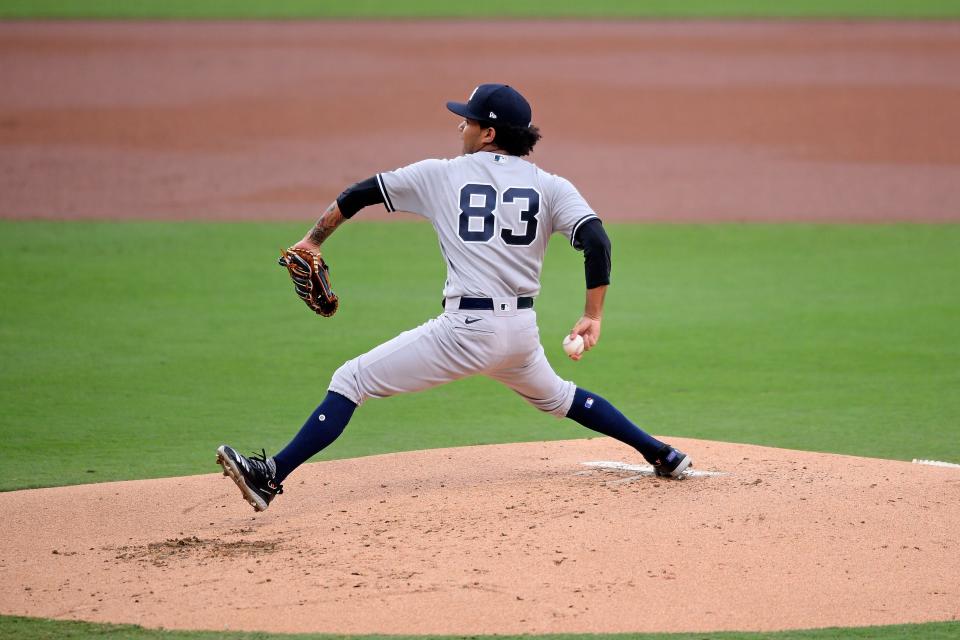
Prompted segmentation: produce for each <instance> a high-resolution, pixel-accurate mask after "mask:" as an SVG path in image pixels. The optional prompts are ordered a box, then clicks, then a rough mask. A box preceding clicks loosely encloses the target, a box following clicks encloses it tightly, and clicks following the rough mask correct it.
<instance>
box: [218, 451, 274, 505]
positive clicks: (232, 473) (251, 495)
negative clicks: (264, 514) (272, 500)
mask: <svg viewBox="0 0 960 640" xmlns="http://www.w3.org/2000/svg"><path fill="white" fill-rule="evenodd" d="M224 446H226V445H223V446H220V447H218V448H217V464H219V465H220V466H221V467H223V475H225V476H227V477H229V478H230V479H231V480H233V482H234V483H235V484H236V485H237V486H238V487H239V488H240V493H242V494H243V497H244V499H245V500H246V501H247V502H249V503H250V506H251V507H253V510H254V511H266V510H267V506H268V505H267V503H266V502H264V501H263V499H262V498H261V497H260V496H258V495H257V494H256V492H255V491H253V489H251V488H250V487H249V486H247V482H246V480H244V479H243V473H242V472H241V471H240V469H239V468H238V467H237V465H236V463H235V462H234V461H233V460H231V459H230V457H229V456H227V455H226V454H225V453H224V451H223V448H224Z"/></svg>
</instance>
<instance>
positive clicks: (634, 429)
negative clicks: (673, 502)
mask: <svg viewBox="0 0 960 640" xmlns="http://www.w3.org/2000/svg"><path fill="white" fill-rule="evenodd" d="M567 417H568V418H570V419H571V420H573V421H575V422H579V423H580V424H582V425H583V426H585V427H586V428H588V429H593V430H594V431H597V432H599V433H602V434H603V435H605V436H610V437H611V438H616V439H617V440H619V441H620V442H623V443H625V444H628V445H630V446H631V447H633V448H634V449H636V450H637V451H639V452H640V455H642V456H643V457H644V459H645V460H646V461H647V462H649V463H650V464H653V463H654V462H655V461H656V459H657V452H658V451H660V448H661V447H663V446H664V445H663V443H662V442H660V441H659V440H657V439H656V438H654V437H653V436H651V435H650V434H648V433H646V432H645V431H643V430H642V429H641V428H640V427H638V426H637V425H635V424H633V423H632V422H630V420H628V419H627V417H626V416H624V415H623V414H622V413H620V412H619V411H617V408H616V407H614V406H613V405H612V404H610V403H609V402H607V401H606V400H604V399H603V398H602V397H600V396H598V395H597V394H595V393H590V392H589V391H587V390H586V389H581V388H580V387H577V391H576V393H575V394H574V395H573V404H571V405H570V410H569V411H567Z"/></svg>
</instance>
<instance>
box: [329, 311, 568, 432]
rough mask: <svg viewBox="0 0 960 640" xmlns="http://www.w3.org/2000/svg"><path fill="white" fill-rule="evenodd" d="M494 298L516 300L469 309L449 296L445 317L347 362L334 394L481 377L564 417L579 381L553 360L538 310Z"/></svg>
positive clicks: (359, 399) (379, 394)
mask: <svg viewBox="0 0 960 640" xmlns="http://www.w3.org/2000/svg"><path fill="white" fill-rule="evenodd" d="M495 300H498V301H499V300H507V301H509V300H512V301H513V304H510V305H508V310H506V311H499V310H497V311H475V310H469V311H466V310H461V309H457V305H458V304H459V299H458V298H450V299H448V300H447V304H446V307H447V310H446V311H444V313H442V314H441V315H439V316H438V317H436V318H434V319H432V320H428V321H427V322H426V323H424V324H422V325H420V326H419V327H417V328H416V329H411V330H410V331H405V332H403V333H401V334H400V335H398V336H397V337H396V338H394V339H392V340H389V341H387V342H385V343H383V344H381V345H380V346H379V347H376V348H374V349H372V350H371V351H368V352H367V353H365V354H363V355H361V356H358V357H356V358H354V359H353V360H349V361H348V362H346V363H344V365H343V366H341V367H340V368H339V369H337V371H336V372H335V373H334V374H333V379H332V380H331V381H330V387H329V389H330V391H334V392H336V393H339V394H340V395H342V396H345V397H347V398H349V399H350V400H352V401H353V402H355V403H356V404H357V405H360V404H362V403H363V402H364V401H365V400H366V399H367V398H387V397H389V396H392V395H397V394H400V393H411V392H414V391H423V390H424V389H430V388H431V387H435V386H437V385H441V384H444V383H446V382H451V381H453V380H459V379H460V378H465V377H467V376H472V375H477V374H480V375H485V376H488V377H490V378H493V379H494V380H497V381H499V382H502V383H503V384H505V385H506V386H508V387H510V388H511V389H513V390H514V391H516V392H517V393H518V394H520V396H522V397H523V398H524V399H525V400H526V401H527V402H529V403H530V404H532V405H533V406H534V407H536V408H537V409H539V410H541V411H544V412H547V413H552V414H553V415H555V416H557V417H560V418H562V417H565V416H566V415H567V412H568V411H569V410H570V405H571V403H572V402H573V394H574V392H575V391H576V385H575V384H574V383H572V382H568V381H566V380H563V379H562V378H561V377H560V376H558V375H557V374H556V373H555V372H554V370H553V368H552V367H551V366H550V363H549V362H547V357H546V355H545V354H544V352H543V347H542V346H541V344H540V331H539V329H538V328H537V315H536V313H534V311H533V309H521V310H517V308H516V299H515V298H505V299H500V298H496V299H495ZM497 306H498V305H497ZM451 307H452V308H451ZM498 307H499V306H498Z"/></svg>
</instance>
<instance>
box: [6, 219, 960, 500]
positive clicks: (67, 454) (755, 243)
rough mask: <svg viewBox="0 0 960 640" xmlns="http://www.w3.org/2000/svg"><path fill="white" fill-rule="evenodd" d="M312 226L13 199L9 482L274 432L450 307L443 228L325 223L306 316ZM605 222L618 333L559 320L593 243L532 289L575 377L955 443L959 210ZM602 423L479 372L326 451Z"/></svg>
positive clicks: (565, 431) (668, 419) (740, 431)
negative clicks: (528, 398)
mask: <svg viewBox="0 0 960 640" xmlns="http://www.w3.org/2000/svg"><path fill="white" fill-rule="evenodd" d="M303 228H304V225H289V224H242V223H238V224H206V223H205V224H201V223H189V224H168V223H122V224H111V223H65V222H57V223H47V222H10V221H7V222H2V223H0V295H2V298H3V300H4V304H3V305H2V306H0V362H2V365H0V405H2V406H3V407H4V411H3V414H2V417H0V441H2V442H3V443H4V447H3V452H2V453H0V461H2V462H3V463H4V464H3V468H4V469H5V473H4V476H3V478H2V479H0V489H3V490H10V489H17V488H24V487H37V486H49V485H58V484H72V483H83V482H96V481H105V480H115V479H124V478H147V477H158V476H175V475H185V474H194V473H211V472H214V471H215V470H216V468H215V466H214V464H213V451H214V449H215V447H216V446H217V445H218V444H220V443H221V442H229V443H231V444H234V445H235V446H239V447H240V448H241V449H243V450H250V449H253V448H254V447H256V448H259V447H265V448H266V449H267V451H268V452H271V451H274V450H276V449H278V448H279V447H281V446H282V445H283V444H285V443H286V441H287V440H288V439H289V438H290V437H291V436H292V435H293V433H295V431H296V430H297V429H298V428H299V426H300V424H301V423H302V421H303V419H304V418H305V417H306V416H308V415H309V414H310V412H311V411H312V409H313V408H314V407H315V405H316V404H317V402H318V401H319V400H320V399H322V397H323V395H324V392H325V389H326V385H327V383H328V381H329V378H330V375H331V374H332V372H333V371H334V370H335V369H336V367H337V366H339V365H340V364H341V363H342V362H344V361H345V360H347V359H349V358H351V357H353V356H355V355H358V354H359V353H362V352H364V351H366V350H368V349H370V348H372V347H374V346H376V345H377V344H379V343H381V342H383V341H385V340H387V339H389V338H391V337H393V336H394V335H396V334H397V333H399V332H401V331H403V330H405V329H408V328H411V327H413V326H416V325H417V324H419V323H421V322H423V321H425V320H426V319H428V318H430V317H432V316H434V315H436V314H438V313H439V312H440V306H439V298H440V294H439V290H440V285H441V283H442V281H443V277H444V273H443V264H442V261H441V258H440V256H439V252H438V251H437V248H436V239H435V237H434V235H433V231H432V229H431V228H430V227H429V226H427V225H424V224H417V223H354V224H349V225H345V226H344V227H343V228H342V229H341V230H340V231H338V232H337V234H336V235H335V236H334V237H333V238H332V239H331V240H330V241H329V242H328V245H327V253H328V255H329V257H330V258H331V260H332V263H333V265H334V266H333V278H334V284H335V286H336V289H337V291H338V293H339V294H340V295H341V296H342V298H343V304H342V308H341V311H340V312H339V313H338V314H337V315H336V316H335V317H334V318H331V319H320V318H319V317H316V316H314V315H312V314H311V313H309V312H308V311H307V310H306V308H305V307H304V306H303V305H302V304H301V303H300V301H299V300H297V299H296V298H295V297H294V295H293V293H292V291H291V290H290V285H289V284H288V282H287V280H286V274H285V272H284V271H283V270H282V269H281V268H280V267H278V266H276V265H275V264H274V256H275V254H276V252H277V248H278V247H280V246H281V245H285V244H287V243H289V242H290V241H292V240H293V239H295V238H297V237H299V236H300V235H301V234H302V232H303ZM609 230H610V234H611V236H612V238H613V242H614V273H613V285H612V287H611V289H610V292H609V295H608V302H607V313H606V316H605V320H604V329H603V338H602V341H601V343H600V346H599V347H598V349H597V350H596V351H593V352H591V353H590V354H589V355H588V357H587V358H585V359H584V360H583V361H581V362H580V363H573V362H571V361H569V360H567V359H565V358H564V357H563V354H562V352H561V349H560V339H561V338H562V336H563V335H564V334H565V333H566V331H568V330H569V327H570V325H571V324H572V323H573V321H574V320H575V319H576V317H577V315H578V312H579V310H580V309H581V308H582V307H581V305H582V297H583V292H582V287H583V284H582V283H583V274H582V265H581V256H580V254H577V253H575V252H573V251H571V250H570V249H569V247H568V246H566V245H565V243H564V242H563V241H562V239H560V238H555V239H554V241H555V242H554V244H553V245H552V246H551V250H550V251H549V253H548V255H547V261H546V266H545V270H544V289H543V293H542V295H541V297H540V298H539V299H538V301H537V311H538V317H539V322H540V327H541V336H542V339H543V342H544V343H545V346H546V349H547V354H548V357H549V358H550V360H551V362H552V363H553V364H554V366H555V367H556V369H557V371H558V372H559V373H560V375H562V376H563V377H565V378H568V379H572V380H575V381H576V382H577V383H578V384H580V385H581V386H583V387H586V388H588V389H590V390H592V391H594V392H597V393H600V394H602V395H604V396H605V397H607V398H608V399H610V400H611V401H612V402H613V403H614V404H616V405H617V406H618V407H620V409H621V410H623V411H624V412H625V413H626V414H627V415H629V416H631V417H633V418H634V420H636V421H637V422H638V423H639V424H641V425H642V426H644V427H645V428H647V429H648V430H649V431H652V432H654V433H659V434H669V435H675V436H690V437H698V438H706V439H712V440H723V441H737V442H749V443H756V444H763V445H772V446H780V447H787V448H796V449H804V450H817V451H832V452H840V453H848V454H855V455H864V456H876V457H885V458H899V459H910V458H912V457H920V458H935V459H940V460H952V461H960V394H957V393H956V389H958V388H960V281H958V280H957V277H956V276H957V274H958V273H960V225H898V226H897V225H894V226H885V225H875V226H816V225H718V226H710V225H700V226H680V225H677V226H670V225H609ZM38 248H42V251H39V250H38ZM452 406H455V407H457V408H458V410H457V411H450V410H449V408H450V407H452ZM593 435H594V434H593V432H591V431H587V430H584V429H583V428H581V427H579V426H577V425H575V424H574V423H572V422H570V421H563V420H557V419H555V418H553V417H550V416H547V415H544V414H540V413H539V412H537V411H535V410H533V409H531V408H530V407H528V406H527V405H526V403H524V402H523V401H522V400H520V399H519V398H518V397H516V396H514V395H513V394H512V393H511V392H509V391H507V390H506V389H505V388H503V387H501V386H499V385H498V384H497V383H494V382H492V381H489V380H487V379H483V378H472V379H468V380H463V381H459V382H456V383H454V384H450V385H446V386H443V387H440V388H437V389H433V390H430V391H427V392H424V393H421V394H413V395H406V396H401V397H396V398H391V399H387V400H373V401H370V402H368V403H367V404H366V405H365V406H364V407H362V408H361V409H360V410H359V411H358V412H357V414H356V416H355V418H354V420H353V421H352V422H351V424H350V426H349V427H348V429H347V431H346V433H345V434H344V435H343V436H342V437H341V438H340V439H339V440H337V442H335V443H334V444H333V445H332V446H331V447H330V448H329V449H327V450H326V451H325V452H323V453H322V454H321V455H320V456H318V459H329V458H343V457H354V456H361V455H367V454H374V453H382V452H389V451H403V450H412V449H424V448H431V447H444V446H458V445H468V444H483V443H496V442H513V441H525V440H546V439H562V438H575V437H587V436H593ZM135 454H136V455H135ZM51 460H55V461H56V464H51Z"/></svg>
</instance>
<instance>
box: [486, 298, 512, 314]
mask: <svg viewBox="0 0 960 640" xmlns="http://www.w3.org/2000/svg"><path fill="white" fill-rule="evenodd" d="M492 300H493V315H495V316H515V315H517V299H516V298H493V299H492Z"/></svg>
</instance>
